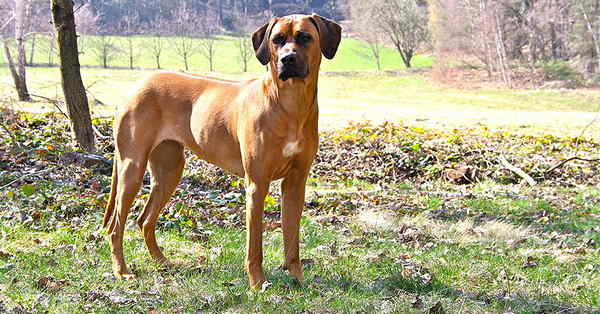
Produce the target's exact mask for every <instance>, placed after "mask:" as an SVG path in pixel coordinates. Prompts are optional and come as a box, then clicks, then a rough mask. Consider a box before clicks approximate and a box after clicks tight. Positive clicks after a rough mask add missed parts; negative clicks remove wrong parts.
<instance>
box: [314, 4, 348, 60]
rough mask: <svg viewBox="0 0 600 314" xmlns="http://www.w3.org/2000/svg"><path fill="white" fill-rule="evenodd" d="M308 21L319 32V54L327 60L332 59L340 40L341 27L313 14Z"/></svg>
mask: <svg viewBox="0 0 600 314" xmlns="http://www.w3.org/2000/svg"><path fill="white" fill-rule="evenodd" d="M310 20H311V21H312V22H313V23H314V24H315V26H316V27H317V30H318V31H319V38H320V40H319V44H320V45H321V52H322V53H323V55H324V56H325V58H327V59H332V58H333V57H334V56H335V53H336V51H337V49H338V46H339V45H340V41H341V40H342V27H341V26H340V25H339V24H338V23H336V22H334V21H331V20H328V19H326V18H324V17H322V16H319V15H317V14H315V13H313V14H312V15H311V16H310Z"/></svg>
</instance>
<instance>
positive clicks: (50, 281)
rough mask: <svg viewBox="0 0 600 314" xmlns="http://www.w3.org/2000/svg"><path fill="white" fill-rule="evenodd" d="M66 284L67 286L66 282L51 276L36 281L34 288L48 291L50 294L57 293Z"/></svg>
mask: <svg viewBox="0 0 600 314" xmlns="http://www.w3.org/2000/svg"><path fill="white" fill-rule="evenodd" d="M66 284H67V282H66V280H58V279H56V278H54V277H53V276H45V277H42V278H40V279H39V280H38V281H37V283H36V287H38V288H39V289H45V290H48V291H50V292H58V291H60V290H61V289H62V288H63V287H64V286H65V285H66Z"/></svg>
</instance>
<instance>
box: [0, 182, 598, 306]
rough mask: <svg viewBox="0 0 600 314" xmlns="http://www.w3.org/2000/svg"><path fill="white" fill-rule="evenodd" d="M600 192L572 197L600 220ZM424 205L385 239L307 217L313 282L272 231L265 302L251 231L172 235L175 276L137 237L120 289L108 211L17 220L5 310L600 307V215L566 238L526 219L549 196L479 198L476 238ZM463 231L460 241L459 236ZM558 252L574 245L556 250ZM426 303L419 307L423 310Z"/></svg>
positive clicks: (398, 221) (1, 271) (3, 266)
mask: <svg viewBox="0 0 600 314" xmlns="http://www.w3.org/2000/svg"><path fill="white" fill-rule="evenodd" d="M48 188H49V189H53V190H54V191H55V192H57V191H60V190H61V188H60V187H59V186H49V187H48ZM421 192H423V191H421ZM598 192H599V190H598V189H591V190H589V189H584V190H577V191H573V192H571V193H569V196H567V197H568V198H570V197H572V196H573V197H574V198H575V199H579V201H578V202H579V204H580V206H581V208H590V207H591V208H592V209H591V210H589V211H590V212H595V213H598V207H597V204H595V203H593V202H590V201H585V200H584V199H586V198H587V199H589V195H592V194H594V193H598ZM63 193H65V194H69V193H72V191H71V190H65V191H63ZM417 193H419V192H417ZM0 198H1V199H3V201H10V202H12V203H13V204H15V205H18V204H22V205H25V203H27V204H29V206H32V205H35V204H36V202H35V201H31V200H29V201H20V200H23V199H27V198H31V196H27V195H22V194H20V192H16V194H15V195H13V196H12V197H10V196H7V195H6V194H5V193H3V194H1V195H0ZM84 199H85V198H84ZM87 201H88V202H89V203H93V200H92V199H87ZM422 201H423V202H425V204H428V205H427V206H426V207H424V209H423V211H422V212H420V213H417V214H415V215H403V216H394V215H393V214H392V213H390V214H392V216H389V217H392V219H391V222H392V224H391V227H387V228H383V229H378V228H374V227H372V226H370V225H369V224H368V223H367V224H366V225H365V224H364V223H363V222H361V220H360V218H356V217H354V216H353V215H350V216H348V218H350V219H349V220H346V222H343V223H339V222H338V223H334V224H329V223H323V222H320V221H321V220H319V219H317V217H316V216H313V215H312V214H309V215H307V217H306V218H304V219H303V220H302V234H303V238H302V242H303V247H302V252H301V254H302V258H305V259H310V260H311V263H310V264H309V267H307V268H306V270H305V275H306V278H307V280H306V282H305V283H303V284H298V283H296V282H295V281H293V280H292V279H290V278H289V277H288V276H287V274H286V273H285V272H284V271H281V270H278V267H279V265H281V263H282V261H283V259H282V239H281V234H280V232H279V231H269V232H266V234H265V238H264V247H265V263H264V266H265V270H266V275H267V278H268V280H269V281H270V282H271V283H272V285H271V286H270V287H269V288H268V289H267V290H266V291H265V292H263V293H255V292H251V291H249V287H248V285H247V281H246V279H245V273H244V272H243V267H242V265H243V252H244V230H243V228H239V227H216V226H212V225H207V224H201V225H200V226H199V228H200V229H202V230H204V232H208V233H207V234H209V236H208V237H206V238H205V239H204V240H200V241H198V240H192V237H191V233H190V231H189V230H187V231H186V229H178V228H175V229H173V228H167V229H165V228H164V227H163V228H160V230H159V231H158V234H159V243H160V245H161V246H162V247H164V248H165V252H166V254H167V255H168V256H170V257H172V258H173V259H175V260H177V261H178V262H179V266H178V267H176V268H174V269H162V268H161V267H159V266H157V265H155V264H154V263H153V262H152V260H151V258H150V257H149V255H148V254H147V251H146V248H145V246H144V244H143V240H142V238H141V236H140V232H139V231H138V230H137V229H127V230H126V241H125V255H126V257H127V261H128V263H129V264H130V265H131V266H132V269H133V270H134V272H135V273H136V274H137V275H138V279H136V280H134V281H119V280H115V279H114V278H113V277H112V275H111V274H110V255H109V250H108V245H107V243H106V240H105V239H104V238H103V237H102V232H101V230H100V229H99V225H100V222H101V209H100V208H98V207H97V206H92V207H90V208H88V209H87V211H86V212H85V213H82V214H79V215H77V218H78V220H76V221H68V220H65V221H63V222H62V223H61V224H60V225H57V226H56V227H55V228H51V230H47V231H40V229H39V227H41V226H47V227H51V226H52V224H51V223H50V222H49V221H44V220H43V219H44V218H41V220H35V221H34V222H32V223H16V224H15V223H14V221H13V222H11V223H9V224H2V225H0V234H2V237H3V241H2V244H1V245H0V250H2V251H3V252H5V253H8V254H10V257H2V258H1V259H0V289H1V291H2V294H1V295H2V297H0V305H3V306H7V307H8V308H13V309H15V308H17V307H19V308H21V309H23V310H27V311H34V312H43V311H50V312H81V311H88V312H89V311H91V312H105V311H109V312H146V311H149V310H151V309H156V310H159V311H184V312H191V311H213V312H221V311H241V312H252V311H260V312H271V311H278V312H284V313H292V312H302V311H334V312H357V311H365V312H373V311H386V312H411V311H414V312H420V311H421V310H427V309H429V308H430V307H432V306H433V305H434V304H435V303H437V302H441V305H442V307H443V309H444V310H445V311H446V312H448V313H455V312H484V311H486V312H498V313H501V312H506V311H512V312H516V313H528V312H537V311H549V312H556V311H560V310H567V309H568V310H570V311H575V312H588V311H593V310H596V311H597V310H599V309H600V308H599V307H600V298H598V295H600V282H599V281H598V276H597V274H598V270H599V269H600V253H599V250H598V244H597V243H598V242H596V244H595V245H592V246H591V247H589V246H588V247H587V248H584V249H583V251H577V249H575V248H577V247H585V245H584V243H585V242H586V241H588V240H589V238H590V235H591V234H589V233H588V232H587V230H592V229H591V228H594V226H597V225H598V223H600V221H599V220H598V218H592V217H590V216H587V217H584V216H582V218H581V220H582V221H585V222H587V225H581V224H580V225H577V226H574V228H573V230H568V229H562V228H561V229H555V228H553V227H552V226H554V225H556V224H559V223H564V224H572V223H573V221H572V219H573V217H574V215H577V214H576V213H573V214H569V211H566V210H561V211H560V215H558V216H557V217H556V218H555V219H556V220H555V221H552V222H537V221H536V222H532V221H530V220H528V219H526V218H527V215H526V214H528V211H533V212H535V211H539V210H540V209H542V208H544V206H541V205H539V204H543V203H544V201H543V200H541V199H538V198H536V197H533V198H528V199H524V200H520V201H519V202H517V203H515V202H514V201H508V200H506V199H504V198H492V199H486V201H485V202H483V201H480V200H479V197H477V196H476V199H475V200H468V201H466V204H467V206H468V207H470V208H471V210H472V211H471V212H470V213H469V214H467V217H464V218H463V219H465V218H466V219H472V218H477V217H481V216H480V215H482V214H483V215H486V217H487V218H486V219H488V220H482V221H480V222H478V223H477V222H476V223H474V225H473V228H474V229H464V227H461V220H454V219H451V218H450V219H449V218H426V217H428V215H430V213H433V212H432V210H433V211H439V210H449V209H445V208H444V207H445V205H444V206H440V205H439V203H440V200H439V199H437V198H423V200H422ZM515 204H516V206H517V207H519V208H523V209H526V210H525V211H524V212H523V215H516V216H515V213H514V211H513V209H512V208H513V207H514V206H515ZM432 205H433V206H432ZM427 208H431V209H427ZM490 208H493V212H490ZM56 210H59V211H60V209H56ZM557 210H558V209H557ZM0 213H1V212H0ZM489 219H498V220H503V221H505V223H504V225H502V226H503V228H505V230H500V231H497V230H496V231H494V232H495V233H494V232H490V231H487V230H486V227H485V226H486V222H485V221H489ZM403 224H407V226H408V228H409V230H412V231H411V232H412V233H410V234H413V236H414V238H410V237H408V238H406V236H405V237H404V238H403V237H402V236H399V233H398V231H397V230H399V229H396V228H400V227H401V226H402V225H403ZM546 225H547V226H548V228H546V227H545V226H546ZM520 227H526V228H528V229H527V231H526V233H524V234H516V233H511V229H510V228H520ZM457 228H458V229H457ZM460 228H463V229H460ZM454 229H457V230H459V232H454V233H452V232H446V230H454ZM460 230H462V231H460ZM470 230H471V231H470ZM472 230H475V231H472ZM461 232H462V233H461ZM498 232H505V233H507V234H500V235H498ZM557 232H558V233H557ZM404 234H408V233H407V232H406V231H405V233H404ZM470 236H472V237H473V238H468V239H467V238H465V237H470ZM503 237H507V238H503ZM557 237H558V238H557ZM415 239H421V240H415ZM560 239H562V240H560ZM515 240H518V241H519V242H518V243H519V244H518V245H515V244H513V243H515V242H514V241H515ZM511 241H513V242H511ZM559 241H563V243H564V244H563V245H562V246H557V245H556V243H557V242H559ZM199 256H203V258H202V259H201V260H200V259H199ZM528 261H529V262H528ZM528 263H529V264H528ZM10 265H12V266H10ZM48 276H50V277H51V278H52V279H49V280H50V282H60V281H61V280H64V282H60V284H59V285H58V287H56V286H55V287H54V288H53V287H51V286H49V285H48V284H44V283H40V280H42V279H43V278H48ZM417 297H418V298H419V299H420V300H421V303H422V305H421V306H420V307H415V306H414V305H413V303H414V302H415V300H416V299H417Z"/></svg>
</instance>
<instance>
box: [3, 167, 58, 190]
mask: <svg viewBox="0 0 600 314" xmlns="http://www.w3.org/2000/svg"><path fill="white" fill-rule="evenodd" d="M54 168H55V167H52V168H46V169H44V170H40V171H37V172H34V173H28V174H26V175H24V176H21V177H18V178H16V179H15V180H12V181H10V182H9V183H7V184H5V185H3V186H0V190H4V189H5V188H7V187H9V186H10V185H12V184H13V183H15V182H19V181H21V180H23V179H25V178H27V177H31V176H33V175H36V174H42V173H45V172H48V171H50V170H54Z"/></svg>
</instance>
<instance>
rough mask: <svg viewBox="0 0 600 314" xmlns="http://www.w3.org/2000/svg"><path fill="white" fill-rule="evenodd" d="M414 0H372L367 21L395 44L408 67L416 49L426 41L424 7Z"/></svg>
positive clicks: (426, 29) (426, 28) (426, 31)
mask: <svg viewBox="0 0 600 314" xmlns="http://www.w3.org/2000/svg"><path fill="white" fill-rule="evenodd" d="M419 3H420V2H419ZM419 3H418V2H417V0H373V1H371V2H370V5H371V7H372V10H373V14H372V15H370V16H369V17H370V19H371V20H370V22H371V23H372V25H373V26H375V27H376V28H377V29H375V30H374V31H376V32H377V31H381V32H382V33H384V34H385V36H386V37H387V38H388V39H389V40H390V42H391V43H392V44H393V45H394V47H395V48H396V50H397V51H398V53H399V54H400V57H401V58H402V62H403V63H404V65H405V66H406V67H407V68H410V67H411V60H412V58H413V56H414V55H415V54H416V52H417V49H419V47H420V46H421V45H422V44H424V43H426V42H427V41H428V40H429V29H428V27H427V10H426V8H425V7H424V6H421V5H420V4H419Z"/></svg>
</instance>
